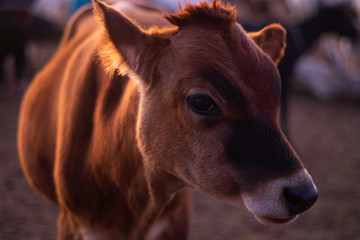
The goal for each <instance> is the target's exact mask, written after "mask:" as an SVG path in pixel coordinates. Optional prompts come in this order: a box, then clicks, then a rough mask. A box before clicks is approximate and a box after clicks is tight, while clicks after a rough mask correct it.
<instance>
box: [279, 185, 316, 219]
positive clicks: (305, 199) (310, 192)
mask: <svg viewBox="0 0 360 240" xmlns="http://www.w3.org/2000/svg"><path fill="white" fill-rule="evenodd" d="M283 196H284V197H285V199H286V203H287V206H288V208H289V211H290V214H291V215H296V214H299V213H301V212H303V211H305V210H307V209H309V208H310V207H311V206H312V205H313V204H314V203H315V202H316V200H317V198H318V191H317V189H316V188H315V187H314V186H301V187H296V188H289V187H286V188H284V190H283Z"/></svg>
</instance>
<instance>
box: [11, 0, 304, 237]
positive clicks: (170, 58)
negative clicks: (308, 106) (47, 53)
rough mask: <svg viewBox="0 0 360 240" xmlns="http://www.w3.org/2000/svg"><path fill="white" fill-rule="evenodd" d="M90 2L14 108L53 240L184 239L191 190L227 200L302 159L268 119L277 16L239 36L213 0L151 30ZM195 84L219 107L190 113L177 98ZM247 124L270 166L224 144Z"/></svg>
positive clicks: (279, 51)
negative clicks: (51, 208)
mask: <svg viewBox="0 0 360 240" xmlns="http://www.w3.org/2000/svg"><path fill="white" fill-rule="evenodd" d="M94 6H95V12H96V15H97V17H98V18H99V19H100V22H101V23H102V25H103V26H104V29H103V28H102V27H101V25H100V24H97V23H96V21H95V18H94V17H93V16H92V15H91V14H89V11H88V10H83V12H81V13H79V14H77V15H76V16H75V18H74V19H73V20H71V21H70V25H68V27H67V31H66V32H67V33H66V34H65V37H64V39H63V41H62V44H61V46H60V48H59V50H58V52H57V53H56V54H55V56H54V58H53V59H52V60H51V61H50V62H49V64H48V65H47V66H46V67H45V68H44V69H43V70H42V71H41V72H40V73H39V74H38V75H37V76H36V78H35V79H34V81H33V83H32V84H31V86H30V88H29V90H28V91H27V93H26V95H25V97H24V100H23V103H22V107H21V115H20V121H19V133H18V147H19V155H20V160H21V164H22V166H23V170H24V172H25V174H26V176H27V178H28V180H29V182H30V183H31V185H32V186H33V187H34V188H36V189H37V190H38V191H39V192H41V193H42V194H43V195H44V196H45V197H47V198H48V199H50V200H51V201H53V202H54V203H56V204H58V205H59V206H60V209H61V215H60V216H59V221H58V231H59V234H58V238H59V239H79V238H84V239H87V238H89V239H90V238H91V237H93V238H95V239H185V238H186V236H187V232H188V225H189V193H190V192H189V187H194V188H196V189H198V190H200V191H202V192H204V193H206V194H208V195H210V196H212V197H215V198H218V199H221V200H224V201H228V202H233V203H234V202H236V204H238V203H240V202H241V194H244V193H251V192H254V191H255V190H256V189H258V187H259V186H263V184H265V183H266V182H269V181H271V180H272V179H277V178H279V177H285V176H289V175H291V174H293V173H295V172H297V171H299V170H302V169H303V167H302V164H301V162H300V160H299V159H298V157H297V156H296V154H295V153H294V151H293V149H292V148H291V146H290V145H289V143H288V142H287V140H286V139H285V137H284V136H283V134H282V133H281V130H280V128H279V122H278V114H279V94H280V91H279V84H280V83H279V76H278V72H277V70H276V67H275V64H276V63H277V62H278V61H279V60H280V58H281V56H282V55H283V50H284V46H285V42H284V41H285V40H284V39H285V31H284V29H283V28H282V27H281V26H279V25H271V26H269V27H267V28H265V29H264V30H263V31H261V32H259V33H254V34H250V37H253V39H254V41H255V42H254V41H253V40H252V39H251V38H250V37H249V36H248V35H247V34H246V33H245V32H244V31H243V29H242V28H241V26H239V25H238V24H237V23H236V22H235V20H236V13H235V12H234V11H233V10H232V9H231V8H229V7H227V8H224V7H222V6H221V5H220V3H218V2H217V1H213V3H212V5H208V4H207V3H204V2H202V3H200V4H199V5H198V6H192V5H187V6H186V8H185V9H183V10H181V11H180V13H178V14H174V15H168V16H167V17H166V18H167V19H168V20H169V22H170V23H172V24H174V25H175V26H173V27H171V28H166V29H161V30H159V29H158V28H157V27H152V28H150V29H148V30H143V29H142V28H140V27H139V26H138V25H137V24H135V23H134V22H133V21H132V20H130V19H129V18H127V17H125V16H124V15H122V14H120V13H119V12H118V11H117V10H115V9H114V8H112V7H110V6H108V5H106V4H104V3H102V2H100V1H99V0H94ZM134 12H135V10H134V9H132V14H133V13H134ZM151 14H154V12H152V13H151ZM158 15H162V14H161V12H158ZM136 17H137V18H136V19H137V21H139V22H140V24H141V17H142V16H136ZM154 24H156V25H158V26H164V25H167V24H169V23H168V22H167V21H166V20H165V19H164V20H161V21H159V22H157V23H156V22H154ZM255 43H257V44H258V45H256V44H255ZM198 89H203V90H200V91H205V93H207V94H209V95H211V96H212V97H213V99H214V100H215V102H216V103H217V104H218V105H219V107H221V111H222V112H221V115H220V116H218V117H204V116H200V115H198V114H195V113H194V112H191V110H190V108H189V107H188V106H187V100H186V98H187V97H188V96H189V94H192V93H193V92H196V91H198ZM253 127H254V129H255V130H254V131H255V132H256V134H260V135H261V136H262V138H261V139H269V140H264V144H265V145H266V144H268V143H269V142H271V144H270V145H271V146H272V148H271V149H270V150H266V149H267V148H266V147H264V146H262V145H258V144H257V143H256V142H254V143H253V144H252V145H251V146H250V148H248V149H247V151H252V150H251V149H253V151H254V153H255V152H257V151H263V153H264V155H266V154H269V156H272V155H271V154H273V155H274V156H275V155H276V156H279V159H277V158H274V159H273V160H271V161H270V162H271V165H270V164H266V163H264V159H262V155H261V156H260V155H259V158H257V159H256V161H255V162H256V163H255V165H253V166H251V167H249V166H248V164H247V162H246V161H247V160H246V159H238V158H237V157H236V156H235V155H239V156H248V155H249V156H250V155H251V153H247V152H246V153H242V152H241V153H238V152H237V151H233V145H234V144H237V143H239V144H240V143H241V142H242V140H239V139H238V136H237V135H234V133H238V132H240V134H242V133H244V135H243V136H242V137H244V138H246V136H247V135H246V133H247V131H248V129H253ZM242 128H245V129H246V131H244V132H241V131H242V130H241V129H242ZM268 129H270V130H268ZM251 131H253V130H251ZM248 137H249V136H248ZM261 143H262V142H261ZM239 147H240V148H241V146H236V148H239ZM258 147H259V148H260V149H262V148H263V150H259V149H257V148H258ZM266 151H269V152H266ZM229 154H230V155H231V156H230V155H229ZM234 154H235V155H234ZM242 154H243V155H242ZM238 161H240V162H238ZM276 161H281V164H280V165H279V166H278V165H277V164H278V163H277V162H276ZM272 164H275V166H273V165H272ZM158 231H160V232H159V233H158Z"/></svg>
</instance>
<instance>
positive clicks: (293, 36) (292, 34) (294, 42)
mask: <svg viewBox="0 0 360 240" xmlns="http://www.w3.org/2000/svg"><path fill="white" fill-rule="evenodd" d="M355 16H356V13H355V11H354V10H353V9H352V8H351V5H349V4H341V5H337V6H326V7H321V8H320V9H319V11H318V12H317V13H316V14H315V15H314V16H313V17H311V18H309V19H307V20H305V21H304V22H302V23H300V24H298V25H296V26H289V27H287V28H286V29H287V30H288V31H287V37H286V43H287V47H286V50H285V55H284V58H283V59H282V61H281V62H280V63H279V66H278V68H279V72H280V76H281V80H282V81H281V83H282V84H281V88H282V95H281V122H282V127H283V130H284V131H285V132H288V131H287V129H288V126H287V118H288V116H287V115H288V96H289V91H290V89H291V75H292V73H293V69H294V65H295V63H296V61H297V60H298V59H299V57H300V56H301V55H303V54H304V53H305V52H306V51H307V50H309V49H310V48H311V46H313V44H314V43H315V42H316V41H317V40H318V39H319V37H320V36H321V35H322V34H324V33H335V34H338V35H340V36H346V37H349V38H351V39H355V38H356V37H357V34H358V33H357V30H356V27H355V25H354V19H355ZM313 81H316V79H313Z"/></svg>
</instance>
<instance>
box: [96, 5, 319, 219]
mask: <svg viewBox="0 0 360 240" xmlns="http://www.w3.org/2000/svg"><path fill="white" fill-rule="evenodd" d="M101 6H102V8H103V10H102V11H103V12H104V16H105V17H103V19H104V22H105V26H106V28H107V31H108V34H109V39H110V41H111V42H112V43H113V45H114V46H115V47H116V48H117V51H119V52H120V53H121V54H122V57H123V58H124V60H125V62H126V63H127V65H128V67H129V68H130V69H131V71H132V72H135V73H136V76H135V78H137V79H138V84H139V91H140V104H139V114H138V122H137V129H136V131H137V141H138V145H139V148H140V151H141V153H142V155H143V157H144V165H145V167H146V168H147V169H148V171H149V172H151V174H153V175H156V174H158V175H161V174H167V175H171V176H173V177H175V178H176V179H178V181H179V182H182V183H183V184H186V185H189V186H192V187H194V188H196V189H198V190H200V191H202V192H204V193H206V194H208V195H210V196H212V197H214V198H217V199H220V200H222V201H225V202H228V203H231V204H234V205H240V204H241V203H242V202H243V201H244V202H245V205H246V206H247V208H248V209H249V210H250V211H251V212H253V213H254V215H255V216H256V218H257V219H258V220H259V221H260V222H263V223H284V222H288V221H290V220H292V219H294V218H295V216H296V215H297V214H298V213H300V212H302V211H304V210H306V209H308V208H309V207H310V206H311V205H312V204H313V203H314V202H315V200H316V198H317V190H316V188H315V186H314V184H313V181H312V179H311V177H310V175H309V174H308V173H307V172H306V170H305V168H304V167H303V165H302V163H301V162H300V159H299V158H298V156H297V155H296V153H295V152H294V150H293V149H292V147H291V146H290V144H289V143H288V141H287V139H286V138H285V136H284V135H283V133H282V132H281V130H280V127H279V120H278V115H279V99H280V77H279V73H278V71H277V69H276V64H277V63H278V61H279V60H280V58H281V57H282V55H283V51H284V47H285V43H284V41H285V30H284V29H283V28H282V27H281V26H279V25H271V26H269V27H267V28H265V29H263V30H262V31H260V32H258V33H251V34H246V33H245V32H244V31H243V29H242V28H241V26H239V25H238V24H237V23H236V22H235V19H234V16H232V15H231V13H230V12H228V11H229V10H225V9H223V8H220V6H219V4H215V5H214V4H213V6H212V7H210V6H209V5H207V4H205V3H202V4H201V5H200V6H197V7H194V6H188V7H187V8H186V9H185V10H184V11H183V12H181V13H179V14H177V15H171V16H169V17H168V19H169V20H170V22H171V23H173V24H175V25H177V26H178V28H177V29H174V30H169V31H166V32H162V33H161V32H156V33H151V34H150V33H144V32H142V31H141V30H140V29H138V28H137V26H135V25H134V24H132V23H131V22H130V21H129V20H127V19H126V18H124V17H123V16H122V15H121V14H120V13H116V12H114V11H113V10H108V8H106V7H104V6H105V5H101ZM107 12H110V13H111V14H110V13H107ZM212 18H213V19H212ZM114 22H117V23H121V24H124V25H125V26H126V28H125V27H123V28H124V29H125V30H126V33H127V34H132V35H131V36H130V37H129V36H128V37H124V36H123V35H121V34H119V32H120V31H124V30H123V29H118V28H119V25H121V24H118V25H116V27H114V26H112V25H113V24H112V23H114ZM113 31H116V32H113ZM135 40H136V41H135ZM129 41H130V42H129ZM131 41H132V42H131ZM134 41H135V42H134ZM151 174H150V175H151Z"/></svg>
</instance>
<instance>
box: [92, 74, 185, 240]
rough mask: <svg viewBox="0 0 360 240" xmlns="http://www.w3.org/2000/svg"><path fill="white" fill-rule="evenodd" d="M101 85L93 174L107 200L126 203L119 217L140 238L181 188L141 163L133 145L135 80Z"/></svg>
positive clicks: (115, 80)
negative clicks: (129, 222) (122, 218)
mask: <svg viewBox="0 0 360 240" xmlns="http://www.w3.org/2000/svg"><path fill="white" fill-rule="evenodd" d="M102 84H103V87H102V88H101V89H102V90H101V92H100V93H99V94H100V95H99V102H98V104H97V108H96V113H95V123H94V126H95V131H94V132H95V133H94V134H98V135H99V136H97V137H96V138H94V139H96V141H97V142H94V143H93V145H92V147H93V148H92V149H93V151H92V157H91V158H92V171H93V172H94V175H95V176H96V179H95V181H97V182H98V184H99V185H100V186H101V188H102V187H103V186H104V187H105V186H107V188H108V189H106V190H105V192H107V193H109V197H115V198H119V199H120V200H119V201H121V202H123V203H126V204H125V206H127V207H128V209H127V211H124V209H123V206H122V209H121V212H122V213H121V214H124V212H126V216H124V217H126V218H127V219H132V225H133V226H135V228H134V227H133V226H128V227H129V228H132V229H133V233H130V234H135V235H137V234H140V235H141V234H142V232H145V231H146V230H147V228H148V227H149V225H151V223H152V221H153V220H154V219H155V218H156V217H157V215H158V214H159V213H161V212H162V209H163V208H164V207H165V206H166V205H167V203H168V202H170V201H171V199H172V197H173V196H174V193H175V192H176V191H177V190H179V189H180V188H181V187H182V186H175V185H171V184H169V183H171V182H174V183H177V182H178V181H177V180H175V179H174V177H172V176H170V175H167V174H165V173H161V172H156V171H152V170H150V169H147V168H146V167H145V166H144V164H143V162H144V161H143V158H142V155H141V153H140V152H139V150H138V147H137V143H136V119H137V113H138V106H139V98H140V94H139V91H138V89H137V85H136V83H135V81H133V80H130V79H129V78H127V77H122V76H120V77H113V78H112V79H111V80H110V79H109V81H108V82H105V83H102ZM109 153H112V155H109ZM164 183H166V184H164ZM108 186H111V187H110V188H109V187H108ZM165 186H166V188H165ZM168 186H171V187H170V188H169V187H168ZM114 192H116V193H117V194H114ZM105 197H106V196H105ZM113 211H115V210H114V209H113Z"/></svg>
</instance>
